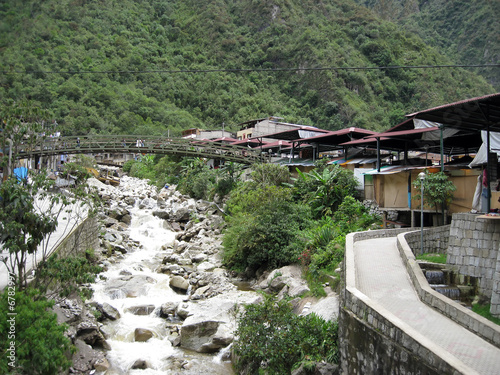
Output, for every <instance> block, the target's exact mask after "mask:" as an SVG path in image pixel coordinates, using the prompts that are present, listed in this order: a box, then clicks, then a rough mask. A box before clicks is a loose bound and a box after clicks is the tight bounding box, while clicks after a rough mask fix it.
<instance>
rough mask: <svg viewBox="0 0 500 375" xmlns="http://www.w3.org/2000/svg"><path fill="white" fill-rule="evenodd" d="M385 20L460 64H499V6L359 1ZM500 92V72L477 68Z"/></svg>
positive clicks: (436, 0) (478, 1)
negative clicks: (392, 22) (396, 24)
mask: <svg viewBox="0 0 500 375" xmlns="http://www.w3.org/2000/svg"><path fill="white" fill-rule="evenodd" d="M356 2H358V3H360V4H363V5H366V6H367V7H370V8H372V9H374V10H375V11H376V12H377V13H378V14H379V15H380V16H381V17H382V18H384V19H385V20H390V21H394V22H397V23H398V24H399V25H401V26H402V27H403V28H404V29H405V30H407V31H409V32H413V33H416V34H417V35H419V36H420V37H421V38H422V39H423V40H424V41H425V42H426V43H427V44H428V45H430V46H434V47H436V48H438V49H439V51H440V52H441V53H443V54H444V55H446V56H448V57H450V58H451V59H452V60H453V61H455V62H456V63H459V64H498V61H500V43H499V39H498V36H499V35H500V23H499V22H498V16H499V15H500V2H498V1H484V0H460V1H457V0H455V1H453V2H450V1H446V0H432V1H418V0H407V1H395V0H356ZM475 71H476V72H478V73H479V74H481V75H482V76H483V77H485V78H486V79H487V81H488V82H489V83H491V84H492V85H493V86H494V87H495V88H496V90H497V91H500V69H498V67H496V68H478V69H475Z"/></svg>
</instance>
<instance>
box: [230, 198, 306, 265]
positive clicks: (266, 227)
mask: <svg viewBox="0 0 500 375" xmlns="http://www.w3.org/2000/svg"><path fill="white" fill-rule="evenodd" d="M309 223H310V210H309V207H307V206H304V205H300V204H296V203H292V202H290V201H289V200H286V199H277V200H275V201H271V202H262V203H261V204H259V205H258V206H256V207H255V211H254V212H252V213H245V212H240V213H238V214H236V215H234V216H232V217H231V218H229V219H228V228H227V230H226V233H225V235H224V238H223V242H222V243H223V246H224V254H223V259H224V263H225V264H226V265H227V266H228V267H230V268H232V269H235V270H238V271H243V270H246V269H247V268H248V269H249V270H250V271H256V270H257V269H259V268H265V269H273V268H277V267H282V266H285V265H288V264H290V263H293V262H296V261H297V258H298V254H299V252H300V249H301V246H300V241H299V238H298V235H299V233H300V231H301V230H303V229H305V228H306V227H307V226H309Z"/></svg>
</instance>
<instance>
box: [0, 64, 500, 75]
mask: <svg viewBox="0 0 500 375" xmlns="http://www.w3.org/2000/svg"><path fill="white" fill-rule="evenodd" d="M499 67H500V64H460V65H390V66H358V67H357V66H335V67H316V68H298V67H293V68H249V69H172V70H170V69H158V70H103V71H95V70H68V71H62V70H58V71H44V70H25V71H20V70H13V71H8V70H0V74H70V75H76V74H155V73H156V74H177V73H220V72H224V73H248V72H293V71H298V72H301V71H321V70H332V71H333V70H396V69H455V68H499Z"/></svg>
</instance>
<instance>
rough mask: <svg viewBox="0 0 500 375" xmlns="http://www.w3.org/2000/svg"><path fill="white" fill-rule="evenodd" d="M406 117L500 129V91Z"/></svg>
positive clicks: (492, 129)
mask: <svg viewBox="0 0 500 375" xmlns="http://www.w3.org/2000/svg"><path fill="white" fill-rule="evenodd" d="M406 117H409V118H418V119H422V120H427V121H433V122H438V123H441V124H444V125H445V126H446V127H450V128H455V129H464V130H476V131H479V130H486V129H487V128H488V126H489V129H490V130H491V131H497V132H498V131H500V93H496V94H491V95H485V96H480V97H477V98H471V99H466V100H461V101H458V102H455V103H450V104H445V105H441V106H439V107H434V108H430V109H426V110H423V111H419V112H415V113H411V114H409V115H407V116H406Z"/></svg>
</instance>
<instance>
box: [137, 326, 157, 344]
mask: <svg viewBox="0 0 500 375" xmlns="http://www.w3.org/2000/svg"><path fill="white" fill-rule="evenodd" d="M151 337H153V332H152V331H150V330H149V329H146V328H136V329H135V331H134V340H135V341H139V342H145V341H148V340H149V339H150V338H151Z"/></svg>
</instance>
